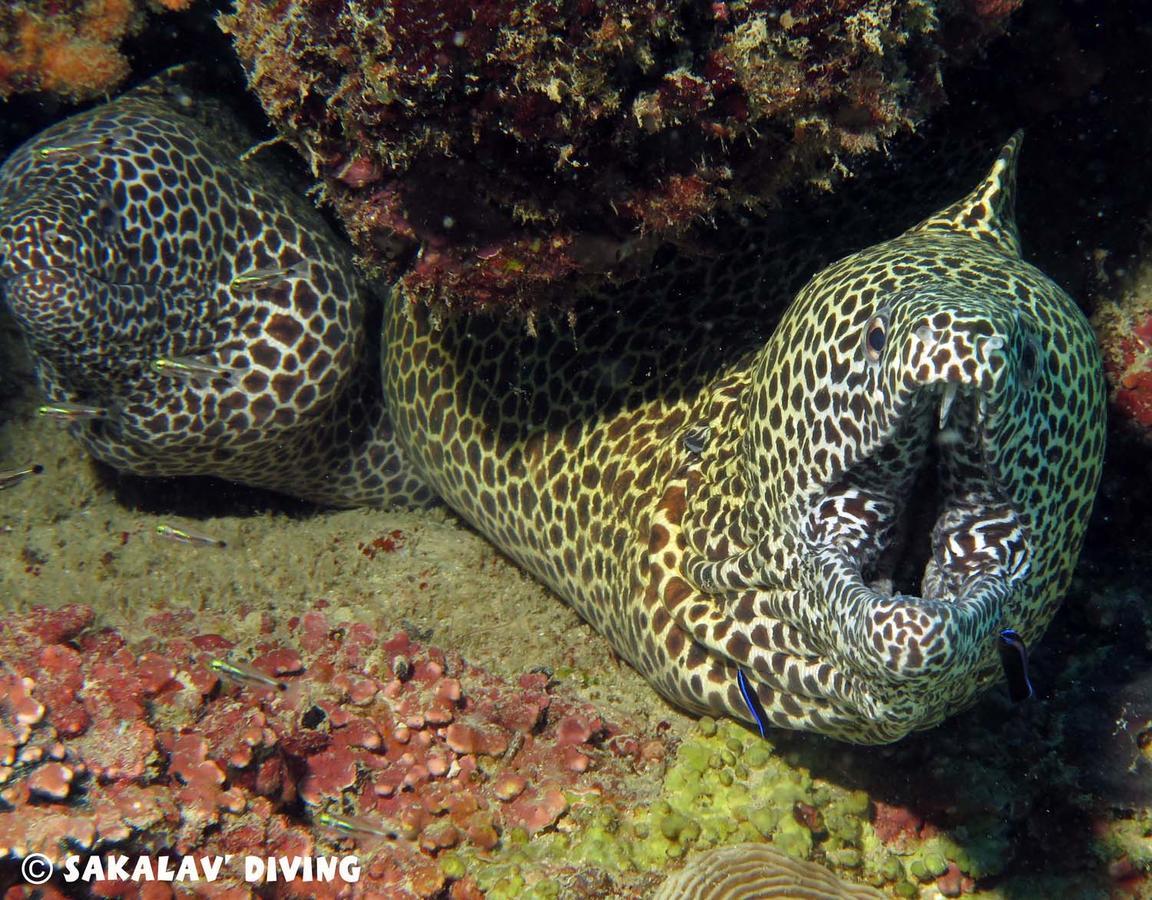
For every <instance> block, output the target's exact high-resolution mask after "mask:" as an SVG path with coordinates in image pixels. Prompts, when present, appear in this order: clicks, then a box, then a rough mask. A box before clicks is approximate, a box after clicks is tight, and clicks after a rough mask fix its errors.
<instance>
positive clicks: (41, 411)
mask: <svg viewBox="0 0 1152 900" xmlns="http://www.w3.org/2000/svg"><path fill="white" fill-rule="evenodd" d="M36 413H37V414H38V415H41V416H43V417H44V418H46V419H54V420H55V421H57V422H65V423H67V424H69V425H71V424H72V423H73V422H91V421H94V420H96V419H106V418H108V409H107V408H106V407H103V406H86V405H85V404H83V403H46V404H44V405H43V406H41V407H38V408H37V410H36Z"/></svg>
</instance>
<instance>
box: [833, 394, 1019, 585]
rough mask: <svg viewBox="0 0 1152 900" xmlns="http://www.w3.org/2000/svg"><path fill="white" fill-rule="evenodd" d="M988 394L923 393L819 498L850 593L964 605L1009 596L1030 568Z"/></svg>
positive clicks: (917, 396)
mask: <svg viewBox="0 0 1152 900" xmlns="http://www.w3.org/2000/svg"><path fill="white" fill-rule="evenodd" d="M990 402H991V400H990V398H989V396H988V395H987V394H986V393H985V392H983V391H981V390H979V389H977V388H974V387H971V386H967V385H963V386H961V385H957V384H956V383H955V382H950V383H947V384H944V385H937V386H933V387H930V388H928V389H927V390H921V391H919V392H918V393H917V395H916V396H915V398H914V399H913V400H912V401H911V402H910V403H909V404H908V405H907V409H906V410H905V412H904V414H903V415H902V416H901V417H900V421H899V423H898V425H897V426H896V428H895V429H894V430H893V432H892V435H891V437H890V438H889V439H888V440H886V441H884V442H883V443H882V444H881V445H880V446H879V448H878V449H877V450H875V451H874V452H873V453H872V454H871V455H869V456H868V457H866V458H865V459H862V460H860V461H858V462H857V463H856V464H855V465H853V466H852V467H851V468H850V469H849V470H848V471H847V472H846V473H845V474H844V476H843V477H842V478H840V479H839V480H838V481H837V482H836V483H835V484H833V485H832V486H831V487H829V489H828V490H827V492H826V493H825V494H824V495H823V496H822V497H821V498H820V499H819V500H818V502H817V504H816V505H815V507H814V509H813V512H812V518H811V522H812V529H813V532H815V533H816V534H821V535H824V536H825V537H824V539H825V540H827V539H828V537H829V536H830V537H831V541H830V543H831V546H830V547H829V548H827V549H828V551H830V552H832V553H834V554H835V555H836V556H837V557H839V562H840V564H841V565H840V569H841V571H842V572H845V573H848V574H849V577H850V583H849V584H847V585H844V587H846V588H848V589H849V590H851V591H853V592H867V593H870V594H872V595H873V596H874V598H875V599H877V600H879V599H882V598H885V597H891V598H894V599H897V600H900V601H902V602H905V603H907V602H920V603H925V604H929V605H931V604H934V603H941V602H943V603H951V604H955V603H959V602H967V601H979V600H981V599H982V598H981V597H980V596H979V595H981V594H982V593H986V592H988V591H993V592H994V593H997V594H1001V593H1004V592H1005V591H1006V590H1008V591H1010V590H1011V587H1012V585H1013V583H1014V582H1017V581H1019V580H1020V579H1021V578H1022V577H1023V576H1024V574H1025V573H1026V572H1027V570H1028V560H1029V557H1030V552H1029V541H1028V537H1027V529H1026V528H1025V526H1024V523H1023V521H1022V520H1021V517H1020V515H1019V514H1018V512H1017V510H1016V509H1014V508H1013V504H1012V503H1011V501H1010V499H1009V496H1008V492H1007V491H1006V489H1005V487H1004V485H1005V478H1004V476H1003V474H1002V473H999V472H997V471H996V467H995V463H994V461H993V454H992V453H991V452H990V450H989V449H988V448H989V436H988V433H987V429H986V423H987V420H988V404H989V403H990Z"/></svg>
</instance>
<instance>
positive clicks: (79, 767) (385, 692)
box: [0, 606, 644, 898]
mask: <svg viewBox="0 0 1152 900" xmlns="http://www.w3.org/2000/svg"><path fill="white" fill-rule="evenodd" d="M275 630H276V628H275V627H274V626H273V625H271V624H269V623H266V626H265V631H266V632H267V637H266V639H265V638H262V639H261V640H260V642H259V643H258V645H256V646H252V647H248V648H246V652H245V653H244V654H243V655H244V657H245V658H246V661H244V662H243V663H241V662H237V661H234V660H232V661H230V660H231V657H232V656H238V655H239V651H238V648H234V647H233V646H232V644H231V643H230V642H229V641H227V640H226V639H225V638H223V637H221V636H220V635H216V634H201V633H198V632H197V629H196V628H195V619H194V617H193V615H192V614H191V613H186V614H185V613H164V614H161V615H159V616H155V617H153V618H151V619H149V620H147V621H146V622H145V623H143V632H142V633H144V634H146V635H154V636H153V637H145V638H142V639H141V640H140V641H139V642H138V643H134V644H133V645H129V644H128V643H127V642H126V641H125V640H124V638H123V637H121V636H120V635H119V634H118V633H117V632H115V631H113V630H110V629H99V628H97V627H95V626H94V620H93V614H92V612H91V610H89V609H87V608H84V607H77V606H72V607H66V608H63V609H58V610H52V611H49V610H46V609H35V610H32V611H31V612H30V613H29V614H28V615H27V616H26V617H24V618H22V619H18V620H16V621H11V620H9V621H7V622H4V623H3V624H2V625H0V660H2V661H3V664H2V666H0V858H3V857H8V859H9V864H11V863H13V862H18V861H19V860H21V859H23V858H25V857H27V856H28V855H29V854H33V853H42V854H44V855H46V856H47V857H48V858H49V859H50V860H52V861H54V862H60V861H61V860H62V859H63V858H64V857H66V856H68V855H70V854H81V855H82V856H85V855H87V854H123V855H126V856H127V857H130V858H142V857H145V856H149V857H154V856H155V855H157V854H160V853H170V854H174V855H177V856H179V857H181V858H182V857H186V856H190V855H195V856H197V857H204V856H208V855H214V854H220V855H227V854H233V855H236V856H237V857H241V856H243V855H246V854H253V855H259V856H262V857H274V856H286V857H287V856H293V857H295V856H305V857H311V856H320V855H336V854H340V853H347V852H349V851H350V850H357V852H358V854H359V858H360V863H361V865H362V871H361V874H360V880H359V883H358V886H357V890H358V891H359V892H361V893H362V894H363V895H366V896H388V897H397V898H404V897H430V896H436V895H439V894H441V893H442V892H445V891H450V892H451V893H452V896H454V897H468V896H478V894H477V888H476V886H475V883H474V882H473V881H472V880H471V879H470V878H469V877H467V876H463V877H461V876H460V873H459V872H458V871H454V872H452V873H451V874H450V875H449V874H445V873H444V872H443V871H442V870H441V867H440V866H439V864H438V861H437V858H438V855H439V854H441V853H443V852H444V851H446V850H449V849H451V848H456V847H464V846H467V847H469V848H471V849H472V850H473V851H474V852H479V853H484V852H487V851H492V850H494V848H497V847H498V846H499V845H500V844H501V842H502V841H503V840H504V839H505V835H506V834H508V832H509V831H510V830H512V829H515V830H517V831H518V832H520V833H521V834H522V835H527V836H528V839H530V838H531V836H532V835H534V834H537V833H539V832H542V831H546V830H549V829H552V828H554V827H556V825H557V823H558V821H559V820H560V819H561V818H562V817H563V816H565V815H566V814H567V813H568V812H569V810H570V807H571V804H572V803H573V802H574V800H573V798H574V797H584V796H602V795H604V794H606V793H612V794H613V795H614V796H624V795H625V792H624V791H623V790H622V789H621V787H620V784H621V783H622V780H623V779H624V778H625V777H626V775H627V774H628V773H629V772H631V771H633V770H634V769H635V768H636V767H642V766H643V765H644V761H643V760H642V759H641V758H640V756H639V754H636V753H629V752H625V751H623V750H621V749H620V748H626V747H628V746H639V742H638V741H636V740H635V739H634V738H630V737H628V736H624V735H619V734H618V733H617V730H616V729H615V728H614V727H612V726H610V725H608V724H606V723H605V722H603V721H602V720H601V719H600V718H599V717H598V716H597V715H596V713H595V711H594V710H592V709H591V708H588V707H585V706H581V705H577V704H572V703H568V702H565V701H563V700H561V699H560V698H558V697H556V696H555V695H554V694H553V693H552V692H551V690H550V688H549V684H548V679H547V677H546V676H544V675H536V674H529V675H524V676H522V677H521V678H520V679H519V681H518V683H516V684H509V683H507V682H504V681H502V680H500V679H498V678H496V677H494V676H492V675H489V674H487V673H485V672H484V671H483V670H480V669H478V668H475V667H473V666H470V665H468V664H466V663H464V662H463V661H462V660H460V659H458V658H455V657H452V656H450V655H446V654H445V653H443V652H441V651H440V650H437V649H434V648H425V647H422V646H420V645H418V644H416V643H413V642H412V641H410V640H409V638H408V637H407V636H406V635H405V634H403V633H401V634H397V635H394V636H392V637H387V638H382V637H381V636H379V635H378V634H377V633H376V631H375V629H373V628H371V627H369V626H368V625H365V624H362V623H361V624H352V625H346V624H341V625H337V624H334V623H331V622H329V621H328V620H327V618H326V617H325V616H324V615H323V614H321V613H319V612H312V613H308V614H306V615H304V616H302V617H300V618H298V619H297V618H293V619H291V620H289V621H288V622H286V623H284V626H283V634H282V635H278V636H280V637H282V638H283V642H281V641H278V640H274V639H273V637H272V632H273V631H275ZM222 661H223V662H222ZM521 839H523V838H521ZM4 865H5V864H3V863H0V882H3V881H4V880H5V878H4ZM53 884H54V883H52V884H49V885H48V886H47V888H48V889H50V892H51V890H55V888H54V887H53ZM56 887H60V885H57V886H56ZM125 887H126V886H125V885H124V884H122V883H114V882H111V881H106V882H99V881H98V882H96V883H95V884H94V885H93V886H92V889H93V891H94V892H95V893H96V894H98V895H104V896H112V895H115V896H136V895H137V894H136V891H137V890H139V892H140V893H139V894H138V895H139V896H144V895H145V894H147V890H146V886H144V885H128V887H130V888H131V890H129V891H127V892H125V890H124V888H125ZM152 887H153V888H154V887H156V885H152ZM253 887H256V888H258V889H259V890H260V891H261V895H262V896H299V894H298V893H295V894H294V893H293V892H292V889H291V888H290V887H289V886H287V885H285V884H284V883H272V882H269V883H267V884H261V885H257V886H253V885H247V884H245V882H244V880H243V872H242V871H228V870H225V871H224V872H223V875H222V876H221V879H220V880H219V881H216V882H214V883H213V884H212V885H211V888H212V891H213V892H215V895H227V896H247V895H248V891H249V890H250V889H253ZM307 887H308V894H309V895H310V896H335V895H336V894H337V893H339V892H340V891H341V890H345V889H346V888H347V885H345V884H344V883H343V882H340V881H335V882H327V883H311V884H309V885H308V886H307ZM205 889H207V888H206V887H205ZM228 892H231V893H228ZM50 895H51V893H50ZM17 896H19V894H17Z"/></svg>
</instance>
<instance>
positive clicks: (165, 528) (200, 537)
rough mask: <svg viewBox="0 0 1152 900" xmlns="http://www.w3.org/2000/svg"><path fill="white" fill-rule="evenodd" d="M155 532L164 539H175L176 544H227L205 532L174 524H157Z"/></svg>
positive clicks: (220, 545)
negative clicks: (178, 526) (189, 529)
mask: <svg viewBox="0 0 1152 900" xmlns="http://www.w3.org/2000/svg"><path fill="white" fill-rule="evenodd" d="M156 534H157V535H158V536H159V537H162V538H164V539H165V540H169V541H175V542H176V543H177V544H192V545H194V546H196V547H220V548H224V547H227V546H228V542H227V541H222V540H220V538H214V537H211V536H209V535H207V534H199V533H198V532H195V531H188V530H186V529H184V528H177V527H176V526H174V525H157V526H156Z"/></svg>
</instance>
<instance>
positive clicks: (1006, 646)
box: [998, 628, 1035, 703]
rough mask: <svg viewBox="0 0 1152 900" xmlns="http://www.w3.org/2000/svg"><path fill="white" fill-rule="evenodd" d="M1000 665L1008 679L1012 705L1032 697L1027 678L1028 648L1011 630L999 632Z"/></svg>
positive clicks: (1032, 693)
mask: <svg viewBox="0 0 1152 900" xmlns="http://www.w3.org/2000/svg"><path fill="white" fill-rule="evenodd" d="M998 643H999V649H1000V664H1001V665H1002V666H1003V667H1004V676H1005V677H1006V678H1007V679H1008V696H1009V697H1011V698H1012V702H1013V703H1021V702H1023V701H1024V700H1027V699H1029V698H1030V697H1032V696H1034V694H1035V691H1033V690H1032V680H1031V679H1030V678H1029V677H1028V648H1027V647H1026V646H1024V639H1023V638H1022V637H1020V635H1019V634H1017V633H1016V632H1015V631H1013V630H1012V629H1011V628H1005V629H1004V630H1003V631H1001V632H1000V640H999V642H998Z"/></svg>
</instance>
